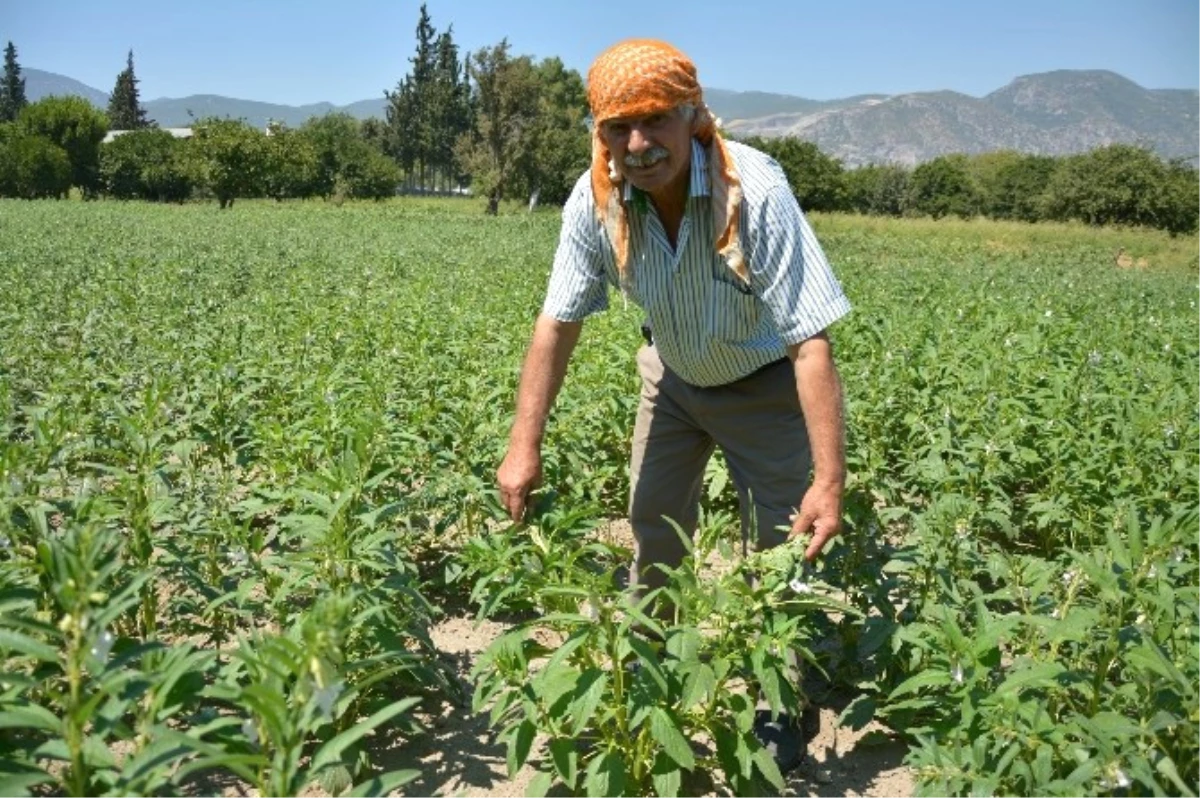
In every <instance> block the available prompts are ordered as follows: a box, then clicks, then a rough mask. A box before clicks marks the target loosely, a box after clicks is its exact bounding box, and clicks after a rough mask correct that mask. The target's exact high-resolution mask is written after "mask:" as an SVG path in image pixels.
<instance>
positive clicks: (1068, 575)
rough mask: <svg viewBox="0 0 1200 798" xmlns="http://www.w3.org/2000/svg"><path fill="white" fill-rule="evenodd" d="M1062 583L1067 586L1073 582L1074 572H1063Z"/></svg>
mask: <svg viewBox="0 0 1200 798" xmlns="http://www.w3.org/2000/svg"><path fill="white" fill-rule="evenodd" d="M1062 581H1063V584H1064V585H1069V584H1071V583H1072V582H1074V581H1075V572H1074V571H1063V575H1062Z"/></svg>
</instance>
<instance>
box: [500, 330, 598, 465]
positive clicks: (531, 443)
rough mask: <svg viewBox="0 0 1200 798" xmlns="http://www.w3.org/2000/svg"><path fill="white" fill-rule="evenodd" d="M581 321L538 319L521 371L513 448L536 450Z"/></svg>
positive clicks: (510, 438) (513, 432)
mask: <svg viewBox="0 0 1200 798" xmlns="http://www.w3.org/2000/svg"><path fill="white" fill-rule="evenodd" d="M582 329H583V322H563V321H558V320H557V319H554V318H552V317H550V316H539V317H538V320H537V323H536V324H535V325H534V329H533V340H532V341H531V342H530V344H529V352H528V353H527V354H526V355H525V364H524V366H522V368H521V384H520V387H519V388H518V389H517V409H516V417H515V419H514V420H513V426H512V432H511V434H510V436H509V447H510V448H513V449H525V450H531V449H532V450H538V449H540V448H541V445H542V438H543V436H544V435H545V432H546V419H547V418H549V416H550V408H551V407H552V406H553V405H554V400H555V398H556V397H557V396H558V391H559V389H560V388H561V387H562V383H563V378H564V377H565V376H566V373H567V364H568V363H569V362H570V360H571V353H572V352H573V351H574V349H575V344H576V343H577V342H578V341H579V333H580V331H581V330H582Z"/></svg>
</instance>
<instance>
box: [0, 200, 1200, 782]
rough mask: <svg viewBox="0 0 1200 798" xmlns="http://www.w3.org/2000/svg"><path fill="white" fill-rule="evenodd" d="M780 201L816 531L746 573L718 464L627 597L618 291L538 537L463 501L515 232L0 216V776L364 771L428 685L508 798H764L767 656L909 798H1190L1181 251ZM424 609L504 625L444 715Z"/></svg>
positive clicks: (520, 318)
mask: <svg viewBox="0 0 1200 798" xmlns="http://www.w3.org/2000/svg"><path fill="white" fill-rule="evenodd" d="M472 205H473V204H472ZM814 225H815V227H816V228H817V232H818V234H819V235H820V236H821V237H822V241H823V242H824V244H825V246H826V249H827V251H828V253H829V255H830V258H831V260H832V261H833V263H834V264H835V268H836V269H837V271H838V275H839V277H840V278H841V279H842V282H843V284H844V286H845V288H846V291H847V293H848V295H849V296H850V297H851V300H852V302H853V303H854V312H853V313H852V314H851V315H850V316H849V317H847V319H845V320H844V321H843V322H841V323H839V324H838V325H837V326H836V327H835V328H834V329H833V330H832V335H833V339H834V342H835V346H836V350H837V357H838V362H839V364H840V368H841V371H842V376H843V380H844V382H845V390H846V396H847V416H848V417H847V425H848V436H849V441H848V453H849V454H848V457H849V466H850V473H851V478H850V484H849V487H848V496H847V507H846V517H845V522H846V528H845V533H844V535H843V536H842V537H841V538H839V539H838V540H837V541H836V542H835V543H834V545H833V546H832V547H831V549H830V551H829V552H828V553H827V554H826V556H825V557H824V558H823V559H822V561H821V562H820V563H819V565H818V566H817V567H816V568H815V569H814V570H811V571H810V570H808V569H805V568H803V567H801V566H800V565H799V564H798V563H796V562H794V561H793V559H792V557H791V554H790V550H784V551H782V552H776V553H774V555H773V556H769V557H765V558H755V557H751V558H748V559H742V558H741V556H740V555H739V554H738V553H737V551H736V548H737V547H736V546H734V545H732V544H733V537H734V536H735V535H736V522H735V519H736V510H735V506H736V505H735V503H734V502H735V497H734V496H733V495H732V493H733V492H732V491H731V490H728V489H726V484H727V480H726V479H725V476H724V474H723V472H722V471H721V469H720V467H719V464H716V465H715V466H714V468H712V469H711V470H710V474H709V477H708V484H707V490H706V499H705V516H704V521H703V523H702V529H701V532H700V534H699V535H698V539H697V544H696V546H697V550H696V556H695V558H694V559H693V560H689V561H688V562H686V563H685V565H684V566H683V567H682V568H681V569H680V570H679V571H678V572H676V573H675V574H674V575H673V576H672V578H671V580H670V586H669V588H668V589H669V590H671V591H673V593H674V596H675V599H676V601H675V604H676V606H677V607H678V609H677V611H676V614H675V616H674V617H673V618H671V619H670V620H667V621H658V620H654V619H650V618H647V617H645V616H644V614H643V613H642V611H641V608H640V607H638V606H636V605H633V604H631V602H630V601H629V600H628V597H627V596H626V595H625V594H624V593H622V591H621V590H620V588H619V586H618V584H619V582H618V580H616V579H614V573H615V572H616V571H617V570H618V569H620V568H621V567H622V566H623V565H625V564H626V563H627V561H628V557H629V552H628V551H626V550H623V549H620V548H619V547H615V546H613V545H611V544H607V543H604V542H602V541H601V539H600V538H599V537H598V536H597V534H596V528H597V527H598V526H599V525H601V524H602V523H604V522H605V521H606V520H608V519H613V518H619V517H621V516H622V515H623V512H624V504H625V493H626V490H627V474H626V469H627V458H628V445H629V443H628V439H629V434H630V427H631V424H632V417H633V410H634V407H635V405H636V400H637V395H638V378H637V375H636V370H635V367H634V362H633V353H634V352H635V350H636V347H637V346H638V343H639V341H640V336H639V334H638V332H637V325H638V321H639V320H640V318H639V316H638V314H637V313H636V311H635V309H633V308H625V307H623V306H622V305H621V303H620V302H614V303H613V304H614V307H613V309H612V310H610V311H609V312H608V313H606V314H603V315H602V316H599V317H597V318H595V319H593V320H590V321H589V322H588V323H587V325H586V330H585V333H584V337H583V339H582V342H581V344H580V347H579V349H578V350H577V353H576V357H575V360H574V362H573V365H572V371H571V374H570V376H569V377H568V380H567V383H566V387H565V388H564V391H563V394H562V396H561V397H560V400H559V404H558V406H557V408H556V411H555V414H554V416H553V418H552V421H551V425H550V428H549V432H548V440H547V443H546V487H545V490H544V491H543V493H542V495H541V496H540V497H539V507H538V513H537V515H536V517H535V518H534V519H533V521H532V522H531V523H530V524H529V525H522V526H513V525H511V524H509V523H507V522H506V521H504V520H503V514H502V513H501V512H500V510H499V507H498V505H497V502H496V499H495V496H494V488H493V481H492V480H493V474H494V470H495V468H496V465H497V464H498V462H499V460H500V458H501V457H502V455H503V450H504V446H505V444H506V441H507V429H508V424H509V422H510V416H511V406H512V401H513V392H514V390H515V382H516V377H517V371H518V368H519V363H520V360H521V358H522V356H523V353H524V347H525V344H526V342H527V338H528V334H529V331H530V326H531V323H532V320H533V318H534V316H535V314H536V312H537V310H538V308H539V307H540V302H541V297H542V293H543V291H544V285H545V279H546V277H547V274H548V270H549V263H550V259H551V255H552V253H553V248H554V244H555V241H556V238H557V232H558V217H557V215H556V214H553V213H544V214H543V213H538V214H512V215H500V216H498V217H495V218H488V219H486V220H485V219H483V218H482V217H481V216H480V215H479V214H478V208H477V207H467V204H462V203H457V204H456V203H425V202H419V201H392V202H388V203H375V204H369V205H368V204H354V203H351V204H348V205H345V206H343V207H340V208H337V207H332V206H329V205H311V204H283V205H279V204H273V203H250V204H247V205H246V207H244V208H242V209H240V210H239V212H238V213H237V214H236V215H234V216H230V215H229V214H227V213H226V214H222V213H220V212H219V211H217V210H216V209H215V208H213V207H201V206H161V205H144V204H115V203H16V202H11V201H9V202H4V201H0V263H3V264H4V265H3V266H2V267H0V652H2V655H3V657H4V669H3V670H4V676H3V677H0V792H3V793H5V794H14V795H15V794H29V793H31V792H35V793H38V794H43V793H47V792H50V793H55V794H79V795H82V794H113V795H116V794H122V795H125V794H143V795H150V794H165V793H178V792H192V793H196V792H199V793H208V792H212V791H213V790H214V789H219V787H214V785H217V784H226V783H228V781H229V779H231V778H232V779H234V780H236V781H237V782H239V783H241V784H242V785H244V786H246V787H249V788H253V789H255V790H257V791H258V792H259V793H260V794H271V795H294V794H298V793H299V792H301V791H303V790H305V789H310V790H311V789H313V788H311V787H310V786H309V785H310V784H311V783H312V782H314V781H315V782H317V783H318V787H317V788H316V789H319V790H320V791H322V792H325V793H329V794H345V793H350V794H380V793H386V792H389V791H393V790H399V791H401V792H403V790H404V785H405V784H407V783H410V782H411V781H412V779H414V778H416V776H417V775H418V774H417V773H414V772H412V771H405V770H400V771H384V770H383V769H382V767H381V766H380V762H381V761H382V760H383V757H381V756H380V753H381V752H382V751H383V750H384V749H385V748H388V747H394V746H406V745H409V744H411V743H412V742H413V741H415V740H417V739H418V738H419V735H420V734H421V733H422V732H421V730H422V728H423V723H422V719H423V718H426V717H428V716H429V715H431V714H436V713H437V711H438V708H439V707H440V706H442V705H443V702H447V701H450V702H457V703H459V704H461V705H462V707H463V709H460V710H458V711H460V712H466V711H471V709H467V707H470V708H472V709H473V711H477V712H481V713H488V717H489V720H490V721H491V723H492V725H493V726H494V727H495V728H496V730H497V732H498V734H499V735H500V739H502V740H503V741H504V742H505V743H506V745H507V747H508V756H509V766H510V768H511V769H513V770H514V771H515V770H516V769H517V768H519V767H521V766H522V765H524V764H526V763H532V764H534V765H535V766H536V767H537V768H538V769H539V771H540V772H541V774H542V775H540V776H539V777H538V779H536V780H535V782H534V783H533V784H532V785H531V787H530V789H531V790H532V791H534V792H540V791H545V790H548V789H550V788H552V787H553V786H554V785H555V784H558V785H560V787H561V788H565V789H566V790H568V791H570V792H574V793H580V794H584V793H586V794H589V795H601V794H627V795H640V794H658V795H670V794H688V793H696V792H704V791H708V790H711V789H713V785H717V788H718V789H721V790H727V791H731V792H733V793H735V794H762V793H763V792H764V791H767V790H785V789H787V786H788V785H787V783H786V782H785V780H784V779H783V778H782V777H781V774H779V773H778V772H777V770H775V768H774V765H773V762H772V760H771V758H770V757H769V756H768V755H766V753H765V751H763V749H761V747H760V746H759V744H758V743H757V741H756V740H755V738H754V736H753V734H752V733H751V732H750V721H751V720H752V718H753V715H754V711H755V707H754V701H753V700H752V696H749V694H748V693H747V691H746V690H744V689H742V687H741V685H744V684H745V683H746V682H748V681H749V682H753V683H756V684H757V685H759V686H761V688H762V691H763V694H764V695H765V696H766V697H767V699H768V700H769V701H771V702H772V703H774V704H775V705H777V706H779V705H784V704H786V703H789V702H790V701H791V700H792V699H793V695H792V692H793V690H794V688H793V686H792V685H790V684H789V683H787V681H786V680H785V679H784V678H783V676H784V674H785V673H786V666H787V652H788V651H789V650H791V651H797V652H799V653H800V654H801V657H802V659H804V660H805V661H806V662H807V663H808V667H807V671H808V676H809V678H808V679H806V681H805V683H804V685H803V686H802V688H801V689H804V690H807V691H810V692H812V693H813V694H814V695H815V696H817V697H818V698H819V697H821V696H822V695H825V694H827V693H838V692H840V693H850V694H852V695H854V696H856V700H855V701H854V702H853V703H852V704H851V705H850V707H849V708H848V709H847V711H846V712H845V713H844V715H843V722H844V723H846V724H848V725H852V726H856V727H860V726H862V725H864V724H865V723H866V722H868V721H869V720H871V719H872V718H875V719H879V720H882V721H883V722H884V723H886V724H888V725H889V726H890V727H891V728H892V729H894V730H895V732H896V733H897V734H898V735H902V736H904V738H905V739H907V740H908V741H909V742H910V744H911V749H910V755H909V757H908V764H909V765H910V766H912V767H913V768H914V769H915V771H916V774H917V777H918V779H919V789H920V791H921V792H923V793H928V794H956V795H959V794H961V795H965V794H975V793H996V794H1064V795H1078V794H1105V793H1118V792H1123V791H1132V792H1138V793H1153V794H1193V795H1194V794H1196V792H1197V790H1198V784H1197V775H1196V774H1197V767H1198V765H1200V763H1198V758H1197V750H1198V743H1197V725H1198V723H1200V717H1198V714H1197V712H1198V710H1197V706H1198V701H1197V694H1196V691H1197V685H1198V684H1200V639H1198V638H1200V631H1198V629H1197V621H1196V611H1197V589H1198V587H1197V586H1198V576H1197V573H1198V572H1197V559H1198V557H1197V550H1196V541H1195V536H1196V529H1197V526H1198V524H1200V516H1198V508H1200V500H1198V496H1197V484H1196V480H1195V474H1196V472H1197V466H1198V465H1200V454H1198V452H1197V441H1198V440H1200V425H1198V420H1197V415H1196V407H1197V404H1198V401H1200V386H1198V381H1200V375H1198V374H1197V370H1196V368H1195V364H1196V362H1197V360H1198V358H1200V351H1198V347H1200V334H1198V329H1197V309H1196V301H1197V297H1196V290H1195V277H1196V264H1197V258H1196V252H1195V242H1182V241H1179V240H1173V239H1168V238H1167V237H1166V235H1165V234H1157V233H1150V232H1140V233H1131V232H1119V231H1111V230H1102V231H1094V230H1085V229H1083V228H1077V227H1044V226H1037V227H1033V226H1018V225H1000V224H992V223H978V222H976V223H970V224H967V223H955V222H942V223H939V224H937V225H934V224H932V223H929V224H922V223H920V222H911V221H909V222H900V221H884V220H870V219H861V218H857V219H856V218H850V217H839V216H817V217H816V218H815V220H814ZM1121 248H1124V249H1126V250H1128V251H1129V252H1132V253H1134V254H1136V255H1139V256H1142V257H1145V258H1146V259H1147V260H1148V261H1149V263H1150V264H1151V267H1150V268H1148V269H1146V270H1142V271H1135V270H1121V269H1118V268H1116V267H1115V266H1114V265H1113V253H1114V252H1115V251H1117V250H1118V249H1121ZM714 562H718V563H724V566H725V567H717V568H713V567H710V566H711V565H712V564H713V563H714ZM748 570H752V571H754V572H755V573H758V574H761V575H764V576H765V577H766V578H764V579H761V580H759V581H757V582H752V581H751V580H747V579H745V578H744V574H745V573H746V572H747V571H748ZM464 603H465V604H466V605H467V606H468V607H469V611H471V612H477V613H479V614H480V615H481V616H488V617H504V618H509V619H514V618H515V619H517V620H518V621H519V622H518V623H517V624H516V626H514V628H513V630H512V631H511V632H510V633H508V634H506V635H505V636H503V637H501V638H500V639H499V640H497V641H496V643H495V644H494V645H493V646H492V647H491V648H490V649H489V650H488V652H487V653H486V654H485V655H484V656H483V657H482V658H481V659H480V661H479V662H478V663H477V670H476V672H475V675H474V685H473V688H474V696H473V697H471V696H467V695H463V694H461V693H460V692H459V689H458V686H457V682H456V681H455V680H454V679H453V678H452V674H451V673H450V672H449V670H448V666H447V664H446V658H445V657H443V656H439V652H438V650H437V647H436V646H435V645H434V643H433V640H432V638H431V636H430V628H431V626H432V625H433V624H434V623H435V622H436V620H437V619H438V618H439V617H442V616H443V615H444V614H445V613H452V612H458V611H460V608H461V607H462V606H463V605H464ZM638 624H643V625H648V626H652V627H653V628H655V629H656V630H657V631H658V633H659V635H660V637H661V638H662V639H663V640H664V641H665V642H663V643H657V642H654V641H653V640H651V639H649V638H647V637H645V636H644V635H643V634H641V633H640V632H639V631H638V629H637V625H638ZM635 661H636V662H639V663H641V666H642V667H640V668H638V669H632V668H629V667H627V666H628V665H630V664H631V663H633V662H635ZM538 740H540V741H542V742H537V743H536V744H535V741H538ZM452 754H453V755H454V756H455V757H460V758H469V757H471V756H472V755H473V752H471V751H457V752H452Z"/></svg>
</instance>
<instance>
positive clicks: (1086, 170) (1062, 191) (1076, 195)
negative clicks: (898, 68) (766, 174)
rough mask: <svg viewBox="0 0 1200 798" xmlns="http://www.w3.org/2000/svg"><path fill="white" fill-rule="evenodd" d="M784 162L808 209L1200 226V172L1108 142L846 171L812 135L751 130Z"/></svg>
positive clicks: (1184, 229) (1172, 228)
mask: <svg viewBox="0 0 1200 798" xmlns="http://www.w3.org/2000/svg"><path fill="white" fill-rule="evenodd" d="M743 141H745V143H747V144H750V145H751V146H754V147H757V148H758V149H761V150H763V151H764V152H766V153H768V154H770V155H771V156H772V157H774V158H775V160H776V161H778V162H779V164H780V166H782V167H783V170H784V172H785V173H786V174H787V177H788V182H789V183H790V184H791V186H792V191H793V193H794V194H795V195H796V199H797V200H799V202H800V205H801V207H803V208H805V209H806V210H810V211H834V212H837V211H841V212H849V213H862V214H871V215H876V216H929V217H933V218H934V219H940V218H942V217H945V216H957V217H960V218H963V219H970V218H973V217H976V216H985V217H988V218H991V219H1005V220H1014V221H1022V222H1042V221H1072V220H1074V221H1081V222H1084V223H1086V224H1090V225H1106V224H1116V225H1137V226H1144V227H1153V228H1158V229H1160V230H1166V231H1168V232H1170V233H1172V234H1180V233H1194V232H1196V230H1197V224H1198V222H1200V174H1198V173H1197V170H1196V167H1195V166H1193V165H1191V164H1190V163H1188V162H1187V161H1184V160H1174V161H1164V160H1162V159H1161V158H1159V157H1158V156H1157V155H1156V154H1155V153H1153V152H1152V151H1150V150H1149V149H1147V148H1144V147H1139V146H1135V145H1132V144H1110V145H1108V146H1104V147H1097V148H1095V149H1093V150H1091V151H1089V152H1085V153H1080V154H1077V155H1066V156H1057V157H1053V156H1047V155H1031V154H1027V153H1020V152H1014V151H1011V150H1005V151H999V152H988V153H982V154H979V155H963V154H953V155H943V156H940V157H938V158H934V159H933V160H931V161H926V162H924V163H921V164H919V165H917V166H915V167H906V166H899V165H894V164H889V165H872V166H864V167H859V168H856V169H845V168H843V166H842V164H841V162H840V161H838V160H837V159H835V158H832V157H830V156H828V155H826V154H825V153H823V152H821V150H820V149H819V148H818V147H817V146H816V145H815V144H813V143H812V142H808V141H801V140H799V139H795V138H779V139H764V138H758V137H750V138H746V139H743Z"/></svg>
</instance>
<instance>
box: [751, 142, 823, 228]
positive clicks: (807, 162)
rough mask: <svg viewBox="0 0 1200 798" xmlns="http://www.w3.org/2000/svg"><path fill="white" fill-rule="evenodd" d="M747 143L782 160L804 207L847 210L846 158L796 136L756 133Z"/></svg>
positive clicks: (809, 209) (789, 182) (797, 199)
mask: <svg viewBox="0 0 1200 798" xmlns="http://www.w3.org/2000/svg"><path fill="white" fill-rule="evenodd" d="M746 143H747V144H749V145H750V146H752V147H755V148H756V149H760V150H762V151H763V152H765V153H766V154H767V155H770V156H771V157H772V158H774V159H775V160H776V161H778V162H779V165H780V167H782V169H783V173H784V174H785V175H787V180H788V184H789V185H791V187H792V193H793V194H795V195H796V201H797V202H799V203H800V207H801V208H803V209H804V210H806V211H840V210H845V208H846V196H845V187H844V186H843V184H842V171H843V170H842V162H841V161H839V160H837V159H836V158H831V157H830V156H828V155H826V154H825V153H823V152H821V150H820V149H819V148H818V147H817V145H816V144H814V143H812V142H811V141H803V140H801V139H798V138H795V137H794V136H785V137H783V138H777V139H764V138H757V137H756V138H752V139H748V140H747V142H746Z"/></svg>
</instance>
